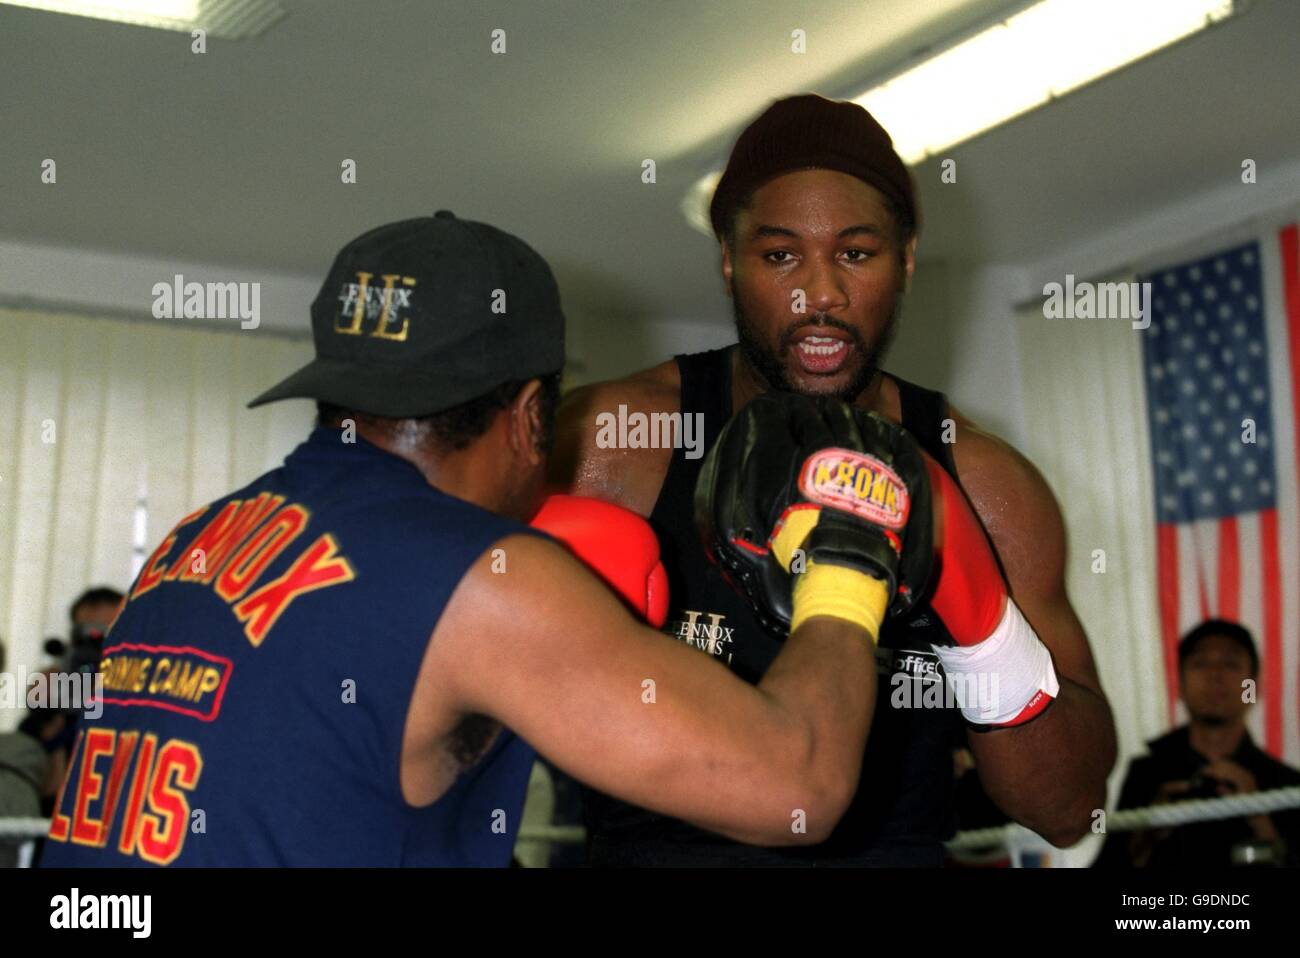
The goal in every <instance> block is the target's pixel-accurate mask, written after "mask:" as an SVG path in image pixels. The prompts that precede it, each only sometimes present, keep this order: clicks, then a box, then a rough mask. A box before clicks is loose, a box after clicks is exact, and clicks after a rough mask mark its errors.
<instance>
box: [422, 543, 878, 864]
mask: <svg viewBox="0 0 1300 958" xmlns="http://www.w3.org/2000/svg"><path fill="white" fill-rule="evenodd" d="M497 547H498V548H501V549H504V550H505V552H504V555H505V559H506V568H507V571H506V572H505V573H501V574H495V573H493V571H492V559H491V554H490V553H489V554H488V555H485V556H483V557H482V558H481V559H480V560H479V561H478V562H477V563H476V564H475V565H474V566H473V567H472V568H471V570H470V572H469V573H468V574H467V575H466V576H465V577H464V579H462V581H461V582H460V584H459V585H458V587H457V589H456V591H455V593H454V594H453V595H452V598H451V600H450V602H449V603H448V605H447V607H446V610H445V611H444V613H443V615H442V617H441V619H440V620H439V623H438V626H437V628H436V630H435V631H434V633H433V637H432V640H431V643H430V648H429V652H428V654H427V656H426V667H425V668H424V670H423V671H422V676H427V677H429V680H430V681H435V682H437V684H438V688H439V691H440V693H441V694H440V698H441V699H442V708H443V709H444V710H445V711H446V712H450V713H453V714H456V715H465V714H482V715H487V716H490V717H492V718H494V719H497V720H498V721H500V722H501V723H502V724H504V725H506V726H508V727H509V728H511V729H513V730H514V731H515V732H517V733H518V734H519V735H520V736H521V737H522V738H524V739H525V740H526V741H528V742H529V743H531V744H532V745H533V746H534V747H535V748H536V749H537V750H538V751H539V752H540V753H541V754H543V755H545V756H546V757H547V758H549V759H550V760H551V761H553V762H555V764H556V765H558V766H559V767H560V768H562V769H564V770H565V771H566V772H568V773H569V774H571V775H573V776H574V777H575V778H578V779H580V780H582V781H584V782H587V783H588V784H590V785H592V786H594V787H596V788H598V789H600V790H601V791H604V792H607V793H609V794H611V795H614V796H617V797H619V798H621V799H624V800H625V801H629V802H632V803H634V804H636V805H640V806H642V807H645V808H650V809H653V810H655V811H658V812H660V813H663V814H666V815H672V816H674V817H676V818H681V819H684V820H686V821H689V822H692V823H693V824H695V825H698V826H700V827H703V828H707V829H711V830H713V831H716V832H720V833H722V834H724V835H726V836H728V837H730V838H733V839H736V840H738V841H745V842H751V843H756V844H766V845H790V844H804V843H810V842H817V841H822V840H825V838H826V837H827V836H828V835H829V834H830V831H831V829H832V828H833V827H834V825H835V823H836V822H837V821H838V820H839V818H840V816H841V815H842V814H843V813H844V810H845V809H846V808H847V806H848V803H849V801H850V799H851V798H852V795H853V792H854V789H855V786H856V784H857V781H858V775H859V772H860V766H861V760H862V751H863V748H864V745H865V741H866V736H867V731H868V727H869V724H870V717H871V714H872V711H873V709H874V707H875V689H876V683H875V672H874V661H873V655H872V651H871V646H870V640H869V638H868V636H867V634H866V632H865V631H864V630H862V629H860V628H858V627H856V626H853V625H850V624H848V623H846V622H843V621H841V620H839V619H831V618H825V617H819V618H814V619H811V620H809V622H808V623H807V624H806V625H805V626H803V627H801V628H800V629H799V630H797V631H796V633H795V634H794V635H792V636H791V637H790V639H789V641H788V642H787V643H786V644H785V646H784V649H783V651H782V653H781V654H780V656H778V658H777V660H776V662H775V663H774V664H773V666H772V668H771V669H769V670H768V673H767V675H766V677H765V678H764V679H763V681H762V683H760V684H759V685H758V686H757V687H754V686H750V685H748V684H746V683H745V682H743V681H741V680H740V679H738V678H736V677H735V676H733V675H732V674H731V673H730V672H728V671H727V669H726V668H724V667H723V666H721V665H719V664H718V663H716V662H713V661H712V660H710V659H708V658H705V657H704V656H701V655H700V654H699V653H698V652H696V651H694V650H692V649H688V648H687V647H686V646H683V645H681V644H679V643H677V642H674V641H672V640H671V639H669V638H667V637H665V636H663V635H661V634H660V633H658V632H656V631H654V630H652V629H650V628H647V627H644V626H642V625H640V624H639V623H637V622H636V621H635V620H634V619H633V618H632V616H631V615H630V614H629V613H628V612H627V611H626V609H625V608H624V607H623V606H622V605H621V604H620V603H619V602H618V601H617V600H616V599H615V598H614V596H613V595H612V594H611V593H610V592H609V590H607V589H606V588H605V587H604V586H603V585H602V584H601V583H600V582H598V581H597V580H596V579H595V578H594V577H593V576H591V575H590V574H589V573H588V572H587V570H586V568H585V567H583V566H582V565H581V564H580V563H578V562H577V561H576V560H575V559H573V558H572V557H570V556H569V555H568V553H567V552H565V551H564V550H563V549H561V548H560V547H559V546H557V545H555V544H554V543H551V542H548V541H546V540H542V539H539V538H537V537H533V536H525V535H520V536H511V537H508V538H506V539H504V540H502V541H501V542H499V543H498V544H497ZM800 810H802V812H803V813H805V815H806V828H807V830H806V832H804V833H800V832H799V831H797V830H796V829H795V828H793V826H794V825H795V824H796V822H797V821H798V820H799V815H798V812H799V811H800Z"/></svg>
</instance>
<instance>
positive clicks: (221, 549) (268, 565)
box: [42, 428, 534, 867]
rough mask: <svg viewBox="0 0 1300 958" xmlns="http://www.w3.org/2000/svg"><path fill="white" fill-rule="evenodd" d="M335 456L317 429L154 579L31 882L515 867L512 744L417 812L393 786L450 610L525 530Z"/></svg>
mask: <svg viewBox="0 0 1300 958" xmlns="http://www.w3.org/2000/svg"><path fill="white" fill-rule="evenodd" d="M342 438H343V434H342V432H341V431H340V430H337V429H329V428H318V429H316V430H315V431H314V432H313V433H312V434H311V436H310V438H309V439H308V440H307V441H306V442H304V443H302V444H301V445H300V446H299V447H298V448H297V449H296V450H294V452H293V453H291V454H290V455H289V456H288V458H286V460H285V462H284V465H283V466H282V467H281V468H279V469H276V470H274V471H272V472H269V473H267V474H266V475H264V476H262V477H261V478H260V479H257V480H256V481H255V482H253V483H251V484H250V485H248V486H246V487H245V488H243V489H241V490H239V491H238V492H235V493H232V494H231V495H229V496H226V497H225V498H223V499H219V500H218V501H216V502H214V503H212V504H211V505H209V506H207V507H205V508H203V509H200V510H199V511H197V512H195V513H193V514H191V515H189V516H186V517H185V518H184V519H182V520H181V522H180V523H179V524H178V525H177V526H176V528H175V529H174V530H173V531H172V532H171V534H169V535H168V536H167V538H166V539H165V540H164V541H163V542H162V544H161V545H160V546H159V547H158V549H157V551H155V552H154V554H153V555H152V556H151V557H150V558H149V560H148V561H147V562H146V563H145V565H144V568H143V569H142V571H141V572H140V575H139V576H138V578H137V579H136V581H135V583H134V584H133V586H132V588H131V592H130V595H129V597H128V601H127V603H126V605H125V606H124V607H123V610H122V612H121V613H120V614H119V616H118V618H117V620H116V622H114V624H113V626H112V628H111V630H110V631H109V634H108V636H107V637H106V638H105V640H104V652H103V659H102V662H101V666H100V674H101V675H102V677H103V680H104V688H103V704H104V708H103V715H102V717H100V718H98V719H94V720H86V721H83V722H82V723H81V731H80V734H79V736H78V740H77V745H76V748H75V751H74V753H73V758H72V761H71V763H70V768H69V771H68V777H67V779H66V781H65V784H64V786H63V790H62V793H61V794H60V796H59V799H58V803H57V806H56V809H55V814H54V817H53V819H52V823H51V829H50V840H49V841H48V842H47V843H46V850H45V854H44V858H43V861H42V864H43V865H47V866H54V867H59V866H73V865H110V866H129V865H146V864H154V865H172V864H175V865H253V866H260V865H328V866H333V865H356V866H396V865H505V864H508V863H509V861H510V857H511V851H512V849H513V847H514V841H515V838H516V836H517V833H518V826H519V819H520V814H521V812H522V807H523V801H524V793H525V790H526V786H527V782H528V775H529V771H530V769H531V767H532V763H533V758H534V753H533V751H532V749H531V748H530V747H529V746H528V745H527V744H526V743H524V742H523V741H521V740H520V739H518V738H517V737H516V736H514V735H513V734H512V733H510V732H509V731H508V730H505V729H502V730H501V732H500V733H499V734H498V735H497V738H496V740H495V741H494V742H493V743H492V745H491V746H490V748H489V749H488V750H487V752H486V753H485V754H484V755H483V756H482V758H480V760H479V761H478V762H477V763H475V764H474V765H472V766H470V767H469V768H467V769H465V770H464V771H462V772H461V774H460V775H459V777H458V778H457V779H456V781H455V783H454V785H453V786H452V787H451V788H450V790H449V791H448V792H447V793H446V794H445V795H443V796H442V797H441V798H440V799H438V800H437V801H436V802H434V803H433V804H431V805H428V806H425V807H421V808H416V807H412V806H410V805H408V804H407V803H406V801H405V800H404V798H403V796H402V791H401V785H400V779H399V774H400V761H401V749H402V736H403V732H404V730H405V727H406V713H407V709H408V707H409V705H410V702H411V697H412V693H413V691H414V687H415V680H416V676H417V674H418V672H419V668H420V663H421V660H422V659H423V656H424V653H425V649H426V647H427V646H428V643H429V636H430V633H432V631H433V629H434V626H435V624H436V623H437V621H438V618H439V616H441V614H442V611H443V608H444V607H445V605H446V603H447V600H448V599H449V598H450V596H451V593H452V591H453V590H454V589H455V587H456V584H457V583H458V582H459V581H460V579H461V577H462V576H463V575H464V574H465V572H466V570H467V569H468V568H469V566H470V565H471V564H472V563H473V562H474V561H475V559H477V558H478V557H479V556H480V555H482V554H483V553H484V552H485V551H487V550H488V549H489V548H491V546H492V544H493V543H494V542H496V541H497V540H499V539H501V538H503V537H504V536H508V535H512V534H515V533H521V532H524V533H527V532H531V530H529V529H528V528H527V527H526V526H524V525H522V524H521V523H517V522H514V521H512V520H510V519H507V518H504V517H502V516H498V515H495V514H493V513H490V512H487V511H486V510H483V509H480V508H478V507H477V506H474V505H471V504H470V503H467V502H465V501H463V500H460V499H456V498H454V497H452V496H448V495H446V494H444V493H442V492H440V491H438V490H437V489H434V488H432V487H431V486H430V485H429V484H428V483H427V482H426V481H425V479H424V477H423V475H421V473H420V472H419V470H417V469H416V467H415V466H413V465H411V464H410V463H408V462H406V461H405V460H403V459H400V458H398V457H396V456H393V455H391V454H389V453H387V452H384V451H383V450H381V449H379V448H378V447H376V446H373V445H371V444H369V443H367V442H365V441H364V440H362V439H359V438H358V439H357V440H356V442H354V443H345V442H343V441H342Z"/></svg>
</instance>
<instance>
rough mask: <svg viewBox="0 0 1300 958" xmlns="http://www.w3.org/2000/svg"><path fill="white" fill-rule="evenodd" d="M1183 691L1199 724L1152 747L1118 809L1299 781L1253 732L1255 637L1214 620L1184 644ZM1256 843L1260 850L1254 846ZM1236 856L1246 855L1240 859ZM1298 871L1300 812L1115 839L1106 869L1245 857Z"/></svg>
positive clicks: (1137, 763) (1133, 769)
mask: <svg viewBox="0 0 1300 958" xmlns="http://www.w3.org/2000/svg"><path fill="white" fill-rule="evenodd" d="M1178 669H1179V679H1180V680H1179V685H1180V686H1181V688H1182V699H1183V702H1184V704H1185V705H1186V706H1187V711H1188V714H1189V715H1190V716H1191V721H1190V722H1188V724H1186V725H1183V726H1180V727H1178V728H1176V729H1174V730H1173V731H1172V732H1169V733H1168V734H1166V735H1163V736H1161V737H1160V738H1157V739H1154V740H1152V741H1151V742H1149V743H1148V744H1147V747H1148V749H1150V753H1149V754H1148V755H1144V756H1142V757H1140V758H1136V759H1134V760H1133V762H1132V763H1131V764H1130V765H1129V770H1128V775H1127V776H1126V777H1125V779H1124V787H1123V790H1122V792H1121V795H1120V800H1119V808H1141V807H1144V806H1147V805H1158V804H1164V803H1166V802H1171V801H1178V800H1183V799H1189V798H1210V797H1215V796H1220V795H1243V794H1247V793H1250V792H1256V791H1260V792H1262V791H1267V790H1269V789H1274V788H1283V787H1286V786H1288V785H1298V784H1300V772H1298V771H1296V770H1295V769H1293V768H1290V767H1289V766H1287V765H1284V764H1282V763H1281V762H1279V761H1278V760H1277V759H1275V758H1272V757H1271V756H1269V755H1267V754H1265V753H1264V752H1263V751H1261V750H1260V749H1259V748H1257V747H1256V745H1255V743H1254V742H1253V741H1251V738H1250V733H1249V732H1248V731H1247V730H1246V712H1247V710H1248V709H1249V708H1250V702H1251V701H1252V699H1253V696H1249V695H1247V694H1246V690H1247V689H1248V688H1251V687H1252V686H1253V684H1254V682H1255V680H1256V679H1257V678H1258V675H1259V656H1258V653H1257V652H1256V651H1255V641H1254V639H1253V638H1252V637H1251V634H1250V633H1249V632H1248V631H1247V630H1246V629H1244V628H1242V627H1241V626H1240V625H1238V624H1236V623H1234V622H1226V621H1224V620H1222V619H1209V620H1207V621H1205V622H1202V623H1201V624H1200V625H1198V626H1197V627H1196V628H1194V629H1192V631H1190V632H1189V633H1187V635H1186V636H1185V637H1184V638H1183V640H1182V642H1181V643H1180V644H1179V646H1178ZM1252 844H1254V845H1256V846H1257V847H1256V848H1255V849H1250V846H1251V845H1252ZM1234 849H1237V856H1236V861H1234ZM1250 850H1253V851H1254V852H1255V856H1262V858H1263V860H1265V861H1268V862H1270V863H1273V864H1281V863H1285V864H1287V865H1295V864H1296V863H1297V860H1298V859H1297V852H1300V810H1294V809H1293V810H1289V811H1285V812H1277V813H1274V814H1272V815H1250V816H1241V817H1237V818H1226V819H1220V820H1218V821H1207V822H1198V823H1195V824H1191V825H1182V826H1179V827H1176V828H1158V829H1147V830H1144V831H1138V832H1122V833H1118V834H1115V835H1112V836H1110V838H1109V839H1108V840H1107V842H1106V845H1105V847H1104V848H1103V849H1102V853H1101V855H1100V856H1099V857H1098V859H1097V862H1096V864H1097V865H1098V866H1102V867H1120V868H1123V867H1132V868H1183V867H1187V866H1198V865H1199V866H1210V867H1223V866H1228V865H1231V864H1245V863H1246V861H1247V859H1246V858H1244V857H1243V855H1244V854H1245V853H1246V852H1247V851H1250Z"/></svg>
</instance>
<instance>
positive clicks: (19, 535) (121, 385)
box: [0, 308, 314, 730]
mask: <svg viewBox="0 0 1300 958" xmlns="http://www.w3.org/2000/svg"><path fill="white" fill-rule="evenodd" d="M0 343H2V344H3V346H2V347H0V350H2V351H0V410H3V411H4V414H3V415H0V639H3V641H4V642H5V643H6V645H7V646H8V650H9V665H8V668H9V669H10V670H11V671H12V670H15V669H17V668H18V667H19V666H22V667H24V668H27V669H29V670H30V669H33V668H36V667H38V666H39V665H40V664H41V663H42V661H43V658H42V655H41V651H40V649H41V643H42V641H43V639H44V638H45V637H46V636H51V635H59V636H65V635H66V634H67V627H68V617H67V608H68V604H69V603H70V602H71V601H72V600H73V599H74V598H75V597H76V596H77V595H78V593H80V592H81V591H82V590H83V589H85V588H86V587H88V586H90V585H99V584H105V585H111V586H113V587H115V588H117V589H119V590H123V591H124V590H125V589H126V587H127V586H128V585H129V584H130V582H131V580H132V578H133V575H134V572H135V570H136V569H137V568H138V565H139V563H140V561H141V558H142V555H141V554H142V552H143V554H144V555H147V554H148V552H150V551H152V549H153V547H154V546H155V545H156V544H157V542H158V541H159V540H160V539H161V538H162V537H163V536H164V535H165V534H166V532H167V530H168V529H170V528H171V526H172V524H173V523H174V522H175V521H176V520H177V519H179V518H180V517H181V516H183V515H185V514H186V513H188V512H190V511H192V510H193V509H194V508H196V507H198V506H200V505H202V504H203V503H205V502H208V501H211V500H212V499H215V498H218V497H220V496H222V495H224V494H225V493H227V492H230V491H232V490H233V489H236V488H238V487H239V486H241V485H243V484H245V483H247V482H248V481H250V480H252V479H254V478H256V477H257V476H258V475H260V474H261V473H263V472H265V471H267V470H268V469H270V468H273V467H274V466H276V465H277V464H278V463H279V462H280V461H281V460H282V459H283V457H284V455H285V454H286V453H287V452H289V451H290V450H291V449H292V448H293V447H294V446H295V445H296V444H297V443H298V442H299V441H301V440H302V439H303V438H304V437H305V436H306V434H307V432H308V430H309V429H310V427H311V421H312V420H311V417H312V414H313V413H314V409H313V408H312V406H311V405H310V404H309V403H306V402H289V403H276V404H272V405H270V406H266V407H262V408H260V409H255V410H249V409H245V408H244V404H245V403H246V402H247V401H248V400H249V399H251V398H252V397H253V396H254V395H256V394H257V393H258V392H260V391H261V390H263V389H265V388H267V387H269V386H271V385H273V384H274V383H275V382H277V381H278V380H279V379H281V378H282V377H284V376H286V375H288V374H289V373H290V372H292V371H293V370H294V369H296V368H297V367H298V366H300V365H302V364H303V363H305V362H306V361H307V360H309V359H310V358H311V354H312V349H311V342H310V340H309V339H308V338H306V337H304V338H301V339H291V338H287V337H284V336H276V335H271V334H267V333H266V332H264V331H263V330H241V329H239V327H238V325H237V324H235V325H232V327H231V329H230V330H229V331H225V330H213V329H204V328H195V327H193V326H191V327H188V328H187V327H185V326H184V325H183V322H182V321H177V322H175V323H170V322H164V323H159V322H150V321H140V322H136V321H130V320H122V319H110V318H101V317H93V316H84V315H64V314H57V313H47V312H40V311H35V310H17V309H3V308H0ZM4 711H5V712H6V713H8V714H0V730H4V729H7V728H9V727H12V726H13V725H14V724H15V723H16V722H17V720H18V718H19V715H17V714H14V712H13V710H4Z"/></svg>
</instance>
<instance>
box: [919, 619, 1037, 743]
mask: <svg viewBox="0 0 1300 958" xmlns="http://www.w3.org/2000/svg"><path fill="white" fill-rule="evenodd" d="M934 652H935V654H936V655H937V656H938V657H939V661H940V662H941V663H943V670H944V672H945V673H947V681H948V683H949V684H950V686H951V687H952V692H953V695H954V697H955V698H956V700H957V704H958V705H959V706H960V707H961V714H962V715H963V716H964V717H965V718H966V721H968V722H970V723H972V724H974V725H1018V724H1020V722H1022V721H1028V720H1029V719H1030V718H1033V717H1034V716H1035V715H1038V714H1039V713H1040V712H1041V711H1042V710H1043V708H1045V707H1046V705H1047V702H1048V701H1050V700H1051V699H1054V698H1056V696H1057V695H1058V694H1059V693H1060V691H1061V683H1060V682H1059V681H1058V680H1057V678H1056V669H1055V667H1054V666H1053V665H1052V654H1051V653H1050V652H1049V651H1048V650H1047V646H1045V645H1043V643H1042V641H1041V640H1040V639H1039V638H1038V636H1037V635H1035V634H1034V630H1033V628H1031V627H1030V625H1029V623H1028V622H1027V621H1026V620H1025V617H1024V615H1022V614H1021V612H1020V610H1019V609H1018V608H1016V604H1015V603H1014V602H1012V601H1011V599H1010V598H1009V597H1008V599H1007V610H1006V612H1005V613H1004V614H1003V616H1002V621H1001V622H999V623H998V627H997V628H996V629H994V630H993V633H992V634H991V635H990V636H989V637H988V638H987V639H985V640H984V641H983V642H981V643H979V644H978V645H969V646H952V647H943V648H940V647H935V650H934Z"/></svg>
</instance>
